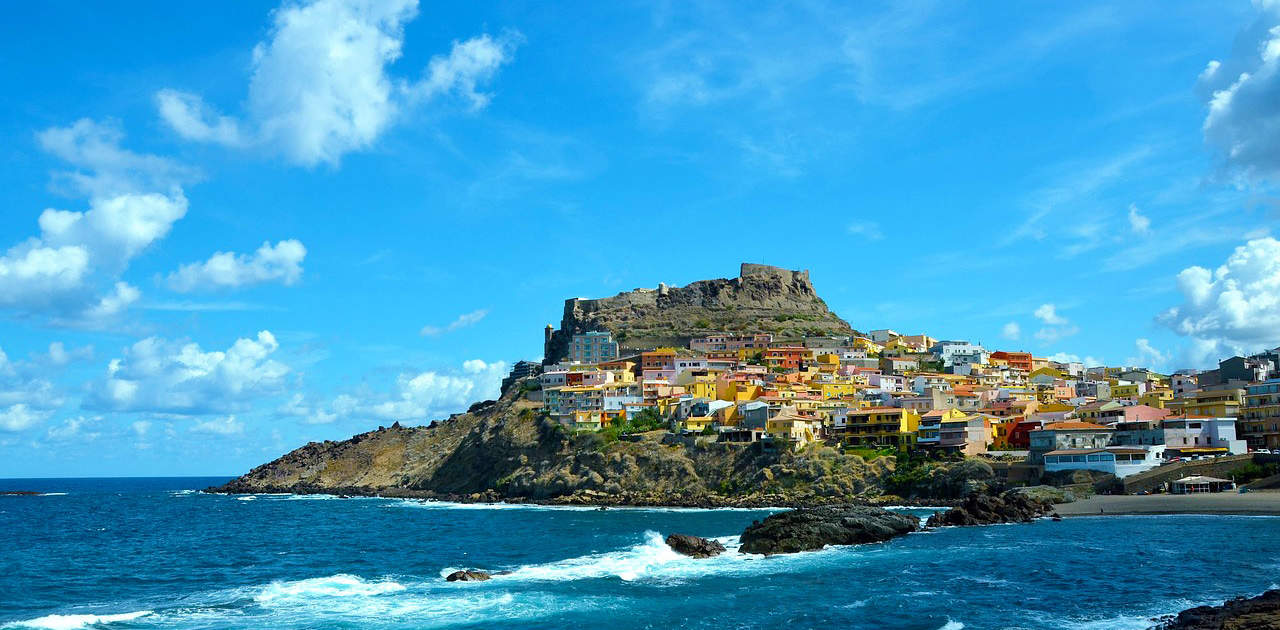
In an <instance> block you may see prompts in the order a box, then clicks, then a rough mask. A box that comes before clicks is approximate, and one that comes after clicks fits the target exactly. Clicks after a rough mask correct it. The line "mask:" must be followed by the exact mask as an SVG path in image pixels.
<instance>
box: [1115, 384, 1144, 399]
mask: <svg viewBox="0 0 1280 630" xmlns="http://www.w3.org/2000/svg"><path fill="white" fill-rule="evenodd" d="M1141 389H1142V385H1139V384H1138V383H1128V384H1126V385H1119V384H1117V385H1112V386H1111V398H1113V399H1115V398H1137V397H1138V396H1139V395H1140V390H1141Z"/></svg>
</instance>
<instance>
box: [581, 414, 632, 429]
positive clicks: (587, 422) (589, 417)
mask: <svg viewBox="0 0 1280 630" xmlns="http://www.w3.org/2000/svg"><path fill="white" fill-rule="evenodd" d="M623 415H624V412H623V411H621V410H618V411H575V412H573V428H575V429H577V430H579V431H599V430H601V429H607V428H609V427H611V426H613V424H614V422H616V421H618V420H619V419H621V418H622V416H623Z"/></svg>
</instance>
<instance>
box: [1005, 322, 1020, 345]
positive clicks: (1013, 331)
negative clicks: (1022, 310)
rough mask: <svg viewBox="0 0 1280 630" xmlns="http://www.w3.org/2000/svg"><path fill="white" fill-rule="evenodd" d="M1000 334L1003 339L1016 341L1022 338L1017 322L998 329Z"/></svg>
mask: <svg viewBox="0 0 1280 630" xmlns="http://www.w3.org/2000/svg"><path fill="white" fill-rule="evenodd" d="M1000 334H1001V336H1003V337H1004V338H1005V339H1009V340H1013V341H1017V340H1018V338H1019V337H1021V336H1022V326H1019V325H1018V322H1009V323H1007V324H1005V325H1004V327H1002V328H1001V329H1000Z"/></svg>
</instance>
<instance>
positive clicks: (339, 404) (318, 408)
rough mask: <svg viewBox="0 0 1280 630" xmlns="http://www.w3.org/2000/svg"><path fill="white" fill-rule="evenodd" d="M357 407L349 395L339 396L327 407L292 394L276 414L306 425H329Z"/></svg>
mask: <svg viewBox="0 0 1280 630" xmlns="http://www.w3.org/2000/svg"><path fill="white" fill-rule="evenodd" d="M359 406H360V401H359V400H358V399H356V398H355V397H354V396H351V395H350V394H339V395H338V396H336V397H334V399H333V400H332V401H330V402H329V404H328V405H327V406H326V405H323V404H318V403H313V402H311V401H309V400H308V399H307V397H306V396H304V395H303V394H294V395H293V396H292V397H291V398H289V400H288V402H286V403H285V404H283V405H281V406H280V408H279V409H277V410H276V412H277V413H279V414H281V415H284V416H292V417H294V418H298V419H299V420H301V421H302V422H303V423H306V424H331V423H333V422H335V421H337V420H338V419H340V418H346V417H348V416H350V415H351V414H352V413H354V412H355V411H356V410H357V409H358V408H359Z"/></svg>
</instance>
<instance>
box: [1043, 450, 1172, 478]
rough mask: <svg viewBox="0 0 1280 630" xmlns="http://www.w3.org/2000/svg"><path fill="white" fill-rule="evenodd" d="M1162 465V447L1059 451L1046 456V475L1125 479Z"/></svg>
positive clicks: (1050, 452)
mask: <svg viewBox="0 0 1280 630" xmlns="http://www.w3.org/2000/svg"><path fill="white" fill-rule="evenodd" d="M1163 461H1164V446H1163V445H1155V446H1108V447H1105V448H1073V449H1060V450H1056V451H1049V452H1048V453H1045V454H1044V471H1045V472H1057V471H1059V470H1099V471H1102V472H1106V473H1111V474H1113V475H1115V476H1116V477H1119V478H1121V479H1123V478H1125V477H1128V476H1129V475H1133V474H1137V473H1140V472H1146V471H1148V470H1151V469H1152V468H1155V467H1156V466H1159V465H1160V464H1161V463H1162V462H1163Z"/></svg>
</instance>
